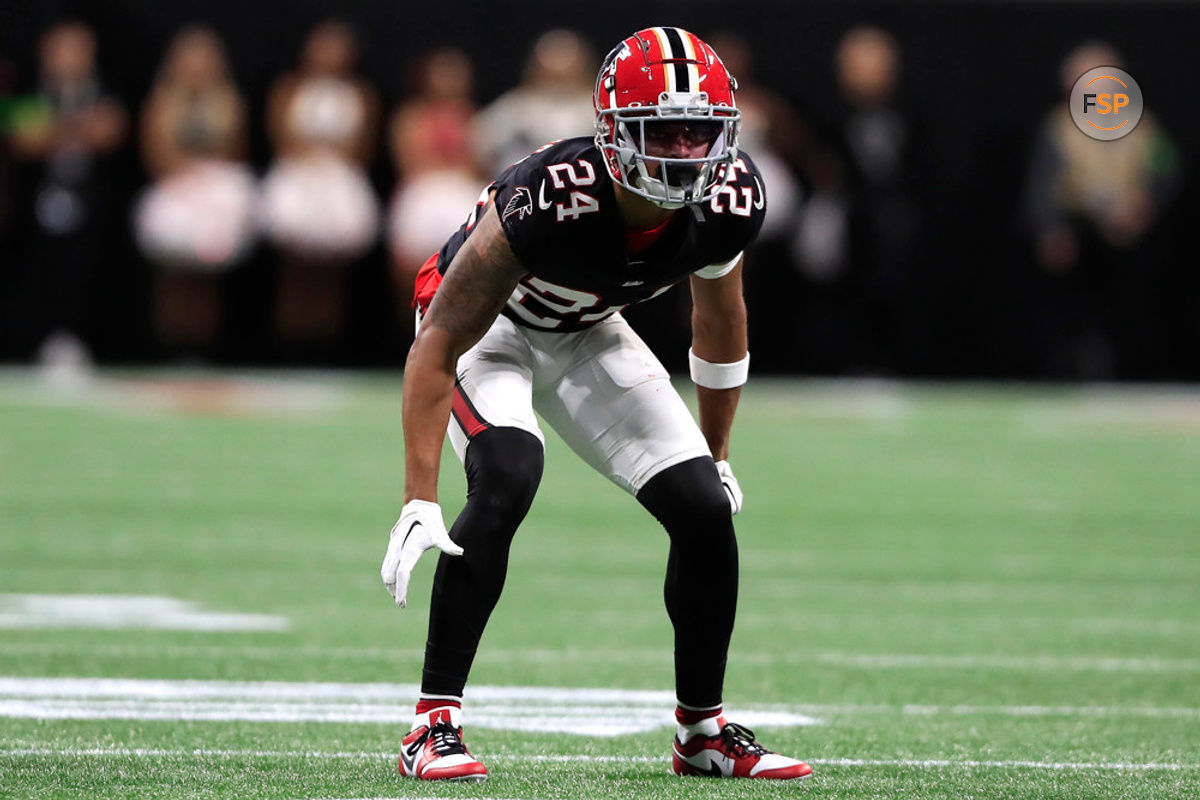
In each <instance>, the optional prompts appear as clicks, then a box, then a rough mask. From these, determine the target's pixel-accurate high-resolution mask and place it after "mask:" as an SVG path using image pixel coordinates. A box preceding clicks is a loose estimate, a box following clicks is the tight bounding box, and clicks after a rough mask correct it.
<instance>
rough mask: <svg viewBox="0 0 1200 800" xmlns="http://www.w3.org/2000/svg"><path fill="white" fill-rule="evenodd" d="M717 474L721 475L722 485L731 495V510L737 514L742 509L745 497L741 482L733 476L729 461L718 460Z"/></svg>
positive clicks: (729, 495) (728, 494)
mask: <svg viewBox="0 0 1200 800" xmlns="http://www.w3.org/2000/svg"><path fill="white" fill-rule="evenodd" d="M717 474H718V475H720V476H721V486H723V487H725V494H726V495H727V496H728V497H729V510H730V511H732V512H733V513H734V514H737V513H738V512H739V511H741V510H742V502H743V500H744V498H743V496H742V486H741V484H740V483H738V479H737V478H735V477H733V467H731V466H729V462H728V461H718V462H717Z"/></svg>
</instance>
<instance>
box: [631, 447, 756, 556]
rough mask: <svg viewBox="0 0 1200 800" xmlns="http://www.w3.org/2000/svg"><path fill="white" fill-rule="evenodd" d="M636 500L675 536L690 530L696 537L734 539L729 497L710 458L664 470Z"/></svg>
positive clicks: (686, 462) (692, 460)
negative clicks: (707, 536)
mask: <svg viewBox="0 0 1200 800" xmlns="http://www.w3.org/2000/svg"><path fill="white" fill-rule="evenodd" d="M637 499H638V501H639V502H640V503H641V504H642V505H643V506H645V507H646V508H647V509H648V510H649V511H650V513H651V514H653V515H654V516H655V517H656V518H657V519H658V521H659V522H661V523H662V524H663V527H665V528H666V529H667V532H668V533H671V534H672V535H674V531H675V530H677V529H687V530H690V531H692V532H693V534H692V535H693V536H696V535H703V532H711V533H712V534H716V535H725V534H726V533H728V534H729V535H732V532H733V515H732V509H731V508H730V506H729V496H728V495H727V494H726V493H725V487H724V486H722V485H721V477H720V476H719V475H718V474H717V468H716V465H715V464H714V463H713V460H712V459H711V458H709V457H707V456H706V457H703V458H694V459H691V460H690V461H685V462H683V463H682V464H676V465H675V466H673V467H668V468H667V469H665V470H663V471H662V472H660V473H659V474H657V475H655V476H654V477H653V478H651V479H650V480H649V481H648V482H647V483H646V485H645V486H643V487H642V490H641V491H640V492H638V495H637Z"/></svg>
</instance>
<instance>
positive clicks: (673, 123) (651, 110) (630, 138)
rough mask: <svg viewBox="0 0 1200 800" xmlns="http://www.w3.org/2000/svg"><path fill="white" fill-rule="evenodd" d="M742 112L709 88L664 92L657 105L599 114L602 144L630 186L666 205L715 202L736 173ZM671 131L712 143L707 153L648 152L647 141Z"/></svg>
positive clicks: (624, 183)
mask: <svg viewBox="0 0 1200 800" xmlns="http://www.w3.org/2000/svg"><path fill="white" fill-rule="evenodd" d="M740 120H741V112H740V111H738V109H737V108H736V107H734V106H732V105H714V104H712V103H710V102H709V100H708V95H707V94H706V93H705V92H699V93H697V94H687V93H681V92H663V93H662V94H661V95H660V96H659V102H658V104H657V105H654V106H628V107H625V108H611V109H602V110H600V111H599V112H598V113H597V116H596V146H597V147H598V148H599V149H600V151H601V152H602V153H604V154H605V156H606V157H608V158H609V161H610V163H611V164H614V165H615V167H616V171H617V173H618V174H617V175H614V179H615V180H616V181H617V182H618V183H619V184H620V185H621V186H622V187H623V188H625V189H626V190H628V191H630V192H632V193H633V194H636V195H638V196H639V197H643V198H645V199H646V200H649V201H650V202H652V203H654V204H655V205H657V206H660V207H662V208H671V209H674V208H682V207H683V206H684V205H693V204H699V203H703V202H707V201H708V200H711V199H712V198H713V197H714V196H716V195H717V194H718V193H719V192H720V191H721V189H722V188H723V187H724V186H725V184H726V182H728V181H729V179H730V178H732V176H733V172H732V170H731V169H730V167H731V165H732V164H733V162H734V161H735V160H736V159H737V153H738V127H739V123H740ZM663 133H667V134H668V135H669V136H670V137H671V138H674V137H675V136H680V135H681V136H683V138H684V140H685V141H686V142H687V143H688V144H689V145H695V146H699V145H700V144H702V143H703V142H705V141H708V142H709V143H708V147H707V149H706V151H705V154H704V155H703V156H699V157H696V158H675V157H669V156H654V155H649V154H648V153H647V143H648V141H649V142H650V143H652V144H653V143H654V141H655V139H656V137H660V136H661V135H662V134H663Z"/></svg>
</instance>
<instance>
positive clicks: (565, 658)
mask: <svg viewBox="0 0 1200 800" xmlns="http://www.w3.org/2000/svg"><path fill="white" fill-rule="evenodd" d="M70 653H78V654H79V655H81V656H88V657H89V658H93V657H113V658H123V657H131V656H144V657H148V658H197V657H206V658H258V659H267V660H274V659H278V658H283V657H292V658H296V657H311V658H320V659H322V660H329V659H340V660H347V661H390V660H404V659H409V660H411V659H420V658H422V657H423V656H424V653H425V651H424V650H423V649H421V648H416V647H407V648H405V647H344V646H343V647H324V646H320V645H296V646H291V645H216V644H214V645H173V644H162V645H139V644H108V645H105V644H98V645H90V644H78V643H73V642H61V643H57V642H6V643H0V655H14V656H17V655H56V654H70ZM730 659H731V661H732V662H734V663H739V664H756V665H757V664H812V663H817V664H831V665H835V666H844V667H854V668H856V669H1000V670H1020V671H1023V672H1064V671H1068V672H1129V673H1164V672H1200V659H1195V658H1155V657H1144V658H1130V657H1123V656H996V655H938V654H913V653H869V654H862V653H830V652H824V653H766V652H755V651H743V652H735V653H732V654H731V656H730ZM475 660H476V661H477V662H480V663H482V662H487V663H499V664H505V663H535V664H553V663H578V662H595V661H598V662H607V663H629V662H632V663H638V664H644V663H647V662H649V663H670V661H671V653H670V651H669V650H666V649H663V650H651V649H647V650H583V649H574V648H565V649H520V650H497V649H485V650H482V651H480V653H479V655H478V656H477V657H476V659H475Z"/></svg>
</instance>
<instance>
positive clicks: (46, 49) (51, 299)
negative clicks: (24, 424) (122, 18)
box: [9, 21, 126, 367]
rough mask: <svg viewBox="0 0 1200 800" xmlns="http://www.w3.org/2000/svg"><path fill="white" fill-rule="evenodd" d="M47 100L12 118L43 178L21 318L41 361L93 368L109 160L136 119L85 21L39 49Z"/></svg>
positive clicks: (55, 30) (19, 142)
mask: <svg viewBox="0 0 1200 800" xmlns="http://www.w3.org/2000/svg"><path fill="white" fill-rule="evenodd" d="M38 67H39V86H38V91H37V93H36V94H35V95H34V96H32V97H30V98H27V99H26V100H25V101H24V102H21V103H19V104H18V105H17V106H16V107H14V108H13V109H12V110H11V111H10V123H9V126H10V130H11V137H10V146H11V149H12V154H13V156H14V157H15V158H17V159H20V160H23V161H26V162H29V163H30V164H31V165H33V166H34V167H35V170H36V172H37V188H36V194H35V197H34V214H33V220H34V226H35V230H33V231H32V232H31V242H30V248H29V253H28V255H29V258H28V260H27V262H26V264H25V269H26V274H25V276H24V278H25V283H26V285H25V286H24V287H22V291H23V294H24V295H25V296H24V297H23V300H22V301H21V303H20V312H21V313H24V314H34V315H38V316H39V318H38V319H36V320H31V321H30V328H31V329H32V330H34V331H35V332H36V334H35V335H37V336H38V337H39V338H40V340H41V344H40V347H39V350H38V357H39V360H40V361H42V362H43V363H46V364H49V365H51V366H54V365H64V366H67V367H70V366H72V365H80V364H84V363H87V362H89V361H90V354H89V352H88V349H87V346H86V345H85V344H84V342H83V340H82V338H81V335H82V334H81V327H82V325H83V323H84V316H85V312H86V311H87V302H86V301H87V298H88V296H89V290H90V288H91V287H90V286H89V284H90V283H91V281H93V280H94V278H95V277H96V275H95V273H96V270H97V269H98V268H99V267H100V266H101V265H102V264H101V257H102V254H103V251H104V248H103V247H102V246H101V245H102V242H103V239H104V235H105V231H106V229H107V228H108V225H107V224H106V223H107V222H108V220H107V219H106V216H107V214H108V213H110V212H111V210H112V207H113V203H112V202H111V198H110V196H109V194H110V188H109V187H110V185H111V182H110V181H109V180H106V179H105V178H104V177H103V175H102V174H101V173H102V171H103V170H104V167H105V163H104V158H105V156H107V155H109V154H111V153H113V152H114V151H116V150H117V148H118V147H120V145H121V144H122V142H123V141H124V139H125V133H126V117H125V112H124V111H123V110H122V108H121V106H120V105H119V104H118V103H117V102H116V100H114V99H112V98H111V97H109V96H108V95H106V94H105V92H104V89H103V87H102V86H101V82H100V79H99V76H98V75H97V73H96V38H95V34H93V32H92V30H91V29H90V28H89V27H88V26H87V25H85V24H83V23H82V22H77V21H69V22H62V23H59V24H56V25H54V26H52V27H51V28H49V29H48V30H47V31H46V32H45V33H43V34H42V36H41V39H40V41H39V43H38Z"/></svg>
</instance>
